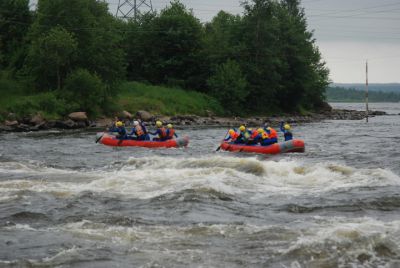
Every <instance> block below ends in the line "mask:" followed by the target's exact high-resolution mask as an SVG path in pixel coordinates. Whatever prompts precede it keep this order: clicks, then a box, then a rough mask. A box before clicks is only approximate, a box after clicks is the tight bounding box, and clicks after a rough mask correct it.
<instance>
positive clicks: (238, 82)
mask: <svg viewBox="0 0 400 268" xmlns="http://www.w3.org/2000/svg"><path fill="white" fill-rule="evenodd" d="M208 85H209V86H210V88H212V91H211V94H212V95H213V96H214V97H216V98H217V100H219V101H220V103H221V104H222V105H223V106H224V107H225V108H226V109H227V110H228V111H232V112H234V113H236V114H240V113H241V107H243V106H244V100H245V98H246V96H247V94H248V91H247V90H246V87H247V81H246V79H245V78H244V76H243V74H242V71H241V70H240V66H239V65H238V64H237V63H236V62H235V61H233V60H228V61H227V62H226V63H224V64H222V65H221V66H218V67H217V70H216V72H215V74H214V75H213V76H211V77H210V79H209V80H208Z"/></svg>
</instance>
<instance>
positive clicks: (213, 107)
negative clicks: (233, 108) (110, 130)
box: [118, 82, 223, 115]
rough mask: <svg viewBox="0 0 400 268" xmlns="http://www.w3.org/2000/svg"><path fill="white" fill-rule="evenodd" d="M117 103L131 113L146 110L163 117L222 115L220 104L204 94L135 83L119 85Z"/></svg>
mask: <svg viewBox="0 0 400 268" xmlns="http://www.w3.org/2000/svg"><path fill="white" fill-rule="evenodd" d="M118 102H119V104H120V109H125V110H127V111H131V112H136V111H138V110H147V111H149V112H152V113H157V114H163V115H178V114H195V115H207V114H208V112H207V111H211V112H214V113H216V114H223V109H222V107H221V105H220V103H219V102H218V101H217V100H216V99H215V98H212V97H210V96H207V95H205V94H202V93H199V92H195V91H188V90H183V89H178V88H167V87H161V86H149V85H145V84H142V83H137V82H126V83H123V84H122V85H121V90H120V95H119V100H118Z"/></svg>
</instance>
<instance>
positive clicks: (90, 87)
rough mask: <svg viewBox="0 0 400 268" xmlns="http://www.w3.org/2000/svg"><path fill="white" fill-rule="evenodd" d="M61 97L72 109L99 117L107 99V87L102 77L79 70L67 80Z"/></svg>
mask: <svg viewBox="0 0 400 268" xmlns="http://www.w3.org/2000/svg"><path fill="white" fill-rule="evenodd" d="M60 95H61V97H62V98H63V99H65V100H66V101H67V102H68V103H69V104H70V105H71V106H72V107H74V108H78V109H80V110H83V111H86V112H88V114H89V115H91V116H95V115H98V114H99V113H100V111H101V107H102V106H103V104H104V102H105V101H106V100H107V99H106V87H105V85H104V84H103V82H102V81H101V79H100V77H98V76H97V75H94V74H91V73H90V72H89V71H88V70H85V69H77V70H75V71H73V72H72V73H71V74H70V75H69V76H68V77H67V79H66V80H65V86H64V88H63V90H62V91H61V92H60Z"/></svg>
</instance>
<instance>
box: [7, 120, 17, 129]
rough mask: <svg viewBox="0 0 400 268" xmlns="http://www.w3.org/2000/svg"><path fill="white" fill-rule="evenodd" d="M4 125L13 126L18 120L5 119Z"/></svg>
mask: <svg viewBox="0 0 400 268" xmlns="http://www.w3.org/2000/svg"><path fill="white" fill-rule="evenodd" d="M4 125H5V126H7V127H15V126H18V121H17V120H13V121H8V120H6V121H5V122H4Z"/></svg>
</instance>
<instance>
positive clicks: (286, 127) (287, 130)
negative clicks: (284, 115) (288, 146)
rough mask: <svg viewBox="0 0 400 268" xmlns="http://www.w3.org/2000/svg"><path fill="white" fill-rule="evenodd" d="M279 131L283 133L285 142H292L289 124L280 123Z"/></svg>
mask: <svg viewBox="0 0 400 268" xmlns="http://www.w3.org/2000/svg"><path fill="white" fill-rule="evenodd" d="M280 128H281V131H282V132H283V136H284V137H285V141H290V140H293V133H292V132H291V127H290V125H289V124H285V125H284V124H283V122H281V127H280Z"/></svg>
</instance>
